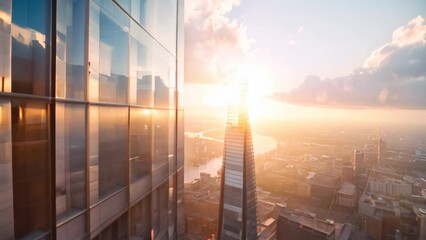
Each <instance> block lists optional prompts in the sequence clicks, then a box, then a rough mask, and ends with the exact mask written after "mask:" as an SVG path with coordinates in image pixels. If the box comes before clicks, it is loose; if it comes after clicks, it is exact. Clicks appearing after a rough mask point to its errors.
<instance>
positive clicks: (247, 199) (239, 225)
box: [219, 86, 258, 240]
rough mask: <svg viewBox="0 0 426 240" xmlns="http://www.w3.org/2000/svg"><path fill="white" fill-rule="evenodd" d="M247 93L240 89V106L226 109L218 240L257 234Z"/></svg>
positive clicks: (253, 167)
mask: <svg viewBox="0 0 426 240" xmlns="http://www.w3.org/2000/svg"><path fill="white" fill-rule="evenodd" d="M243 87H247V86H243ZM247 94H248V89H243V91H242V93H241V102H240V104H239V106H238V107H237V108H233V107H230V108H229V111H228V117H227V123H226V131H225V142H224V156H223V165H222V169H223V170H222V173H223V174H222V183H221V199H220V212H219V238H220V239H221V240H227V239H256V238H257V232H258V231H257V211H256V210H257V209H256V207H257V199H256V178H255V166H254V153H253V142H252V136H251V129H250V122H249V116H248V109H247Z"/></svg>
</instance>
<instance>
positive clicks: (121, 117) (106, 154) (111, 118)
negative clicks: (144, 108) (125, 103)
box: [99, 106, 128, 198]
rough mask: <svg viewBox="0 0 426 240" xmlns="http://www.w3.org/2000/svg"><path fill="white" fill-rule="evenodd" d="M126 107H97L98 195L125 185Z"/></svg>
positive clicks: (101, 195)
mask: <svg viewBox="0 0 426 240" xmlns="http://www.w3.org/2000/svg"><path fill="white" fill-rule="evenodd" d="M127 122H128V110H127V108H119V107H104V106H102V107H99V197H100V198H103V197H105V196H107V195H109V194H110V193H111V192H113V191H115V190H118V189H119V188H121V187H124V186H126V182H127V181H126V169H127V158H128V156H127V147H128V144H127V141H128V140H127V134H128V133H127V131H128V129H127V127H128V126H127Z"/></svg>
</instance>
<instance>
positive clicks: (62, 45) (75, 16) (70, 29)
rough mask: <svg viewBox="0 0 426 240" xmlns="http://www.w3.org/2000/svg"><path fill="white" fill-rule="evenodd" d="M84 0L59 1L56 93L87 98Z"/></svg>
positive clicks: (75, 97)
mask: <svg viewBox="0 0 426 240" xmlns="http://www.w3.org/2000/svg"><path fill="white" fill-rule="evenodd" d="M85 5H86V1H85V0H58V2H57V14H56V16H57V33H56V36H57V42H56V96H58V97H65V98H74V99H84V97H85V89H86V83H85V79H86V76H85V75H86V74H85V67H84V64H85V50H86V48H85V20H86V18H85V12H86V10H85Z"/></svg>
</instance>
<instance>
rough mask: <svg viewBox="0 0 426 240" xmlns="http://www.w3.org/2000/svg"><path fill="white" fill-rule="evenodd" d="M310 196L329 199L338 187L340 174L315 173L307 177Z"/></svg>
mask: <svg viewBox="0 0 426 240" xmlns="http://www.w3.org/2000/svg"><path fill="white" fill-rule="evenodd" d="M309 184H310V196H311V197H315V198H319V199H322V200H327V201H328V200H331V199H333V197H334V194H335V192H336V191H337V190H338V189H339V188H340V176H339V175H335V174H325V173H317V174H315V175H314V176H313V177H312V178H310V179H309Z"/></svg>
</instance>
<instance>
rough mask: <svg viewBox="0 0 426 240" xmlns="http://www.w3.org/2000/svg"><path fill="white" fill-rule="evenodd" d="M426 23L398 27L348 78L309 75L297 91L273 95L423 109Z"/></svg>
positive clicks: (284, 98)
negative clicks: (390, 37)
mask: <svg viewBox="0 0 426 240" xmlns="http://www.w3.org/2000/svg"><path fill="white" fill-rule="evenodd" d="M425 66H426V24H425V20H424V18H423V17H421V16H418V17H416V18H414V19H412V20H411V21H410V22H408V24H407V25H404V26H401V27H399V28H397V29H396V30H395V31H394V32H393V35H392V39H391V41H390V42H389V43H387V44H385V45H383V46H381V47H379V48H378V49H377V50H375V51H373V52H372V54H371V55H370V57H369V58H368V59H367V60H366V61H365V64H364V66H363V67H361V68H358V69H355V70H354V71H353V72H352V73H351V74H349V75H347V76H341V77H336V78H330V79H321V78H320V77H317V76H309V77H307V78H306V79H305V81H304V82H303V83H302V84H301V85H300V86H298V87H297V88H294V89H292V90H291V91H289V92H284V93H276V94H275V95H274V96H273V98H275V99H276V100H279V101H285V102H290V103H294V104H302V105H318V106H334V107H349V106H392V107H399V108H421V109H426V67H425Z"/></svg>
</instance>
